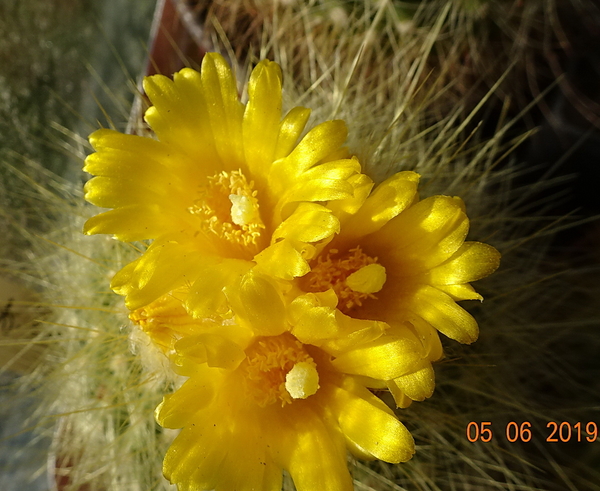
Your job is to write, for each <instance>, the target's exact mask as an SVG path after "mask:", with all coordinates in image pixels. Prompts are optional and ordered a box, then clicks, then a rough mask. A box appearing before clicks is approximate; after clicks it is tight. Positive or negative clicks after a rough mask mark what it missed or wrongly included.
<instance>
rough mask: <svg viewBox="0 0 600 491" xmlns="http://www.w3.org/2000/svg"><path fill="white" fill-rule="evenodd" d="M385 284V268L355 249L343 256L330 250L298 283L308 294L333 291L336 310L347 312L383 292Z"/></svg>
mask: <svg viewBox="0 0 600 491" xmlns="http://www.w3.org/2000/svg"><path fill="white" fill-rule="evenodd" d="M385 281H386V271H385V267H384V266H382V265H381V264H379V263H378V262H377V258H376V257H370V256H368V255H367V254H365V253H364V252H363V251H362V249H361V248H360V246H357V247H355V248H353V249H350V250H349V251H348V252H347V253H345V254H340V252H339V251H338V250H337V249H331V250H330V251H329V252H328V253H327V254H326V255H325V257H323V255H321V256H319V258H318V259H317V264H315V265H313V267H312V270H311V272H310V273H309V274H307V275H306V276H305V277H304V278H303V280H302V283H303V287H304V288H305V289H306V290H308V291H311V292H324V291H327V290H329V289H333V291H334V292H335V293H336V295H337V297H338V301H339V304H338V308H339V309H340V310H341V311H342V312H348V311H350V310H351V309H352V308H353V307H355V306H358V307H360V306H362V303H363V302H364V301H365V300H366V299H368V298H376V297H375V295H374V293H377V292H378V291H380V290H381V289H382V288H383V286H384V285H385Z"/></svg>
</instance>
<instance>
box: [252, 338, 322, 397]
mask: <svg viewBox="0 0 600 491" xmlns="http://www.w3.org/2000/svg"><path fill="white" fill-rule="evenodd" d="M240 368H241V369H242V370H243V371H244V372H245V381H246V388H247V392H248V396H249V397H250V398H251V399H253V400H254V401H255V402H256V403H257V404H258V405H259V406H261V407H266V406H270V405H271V404H275V403H277V402H279V403H280V404H281V406H282V407H283V406H285V405H286V404H291V403H292V402H293V401H294V400H295V399H306V398H307V397H310V396H311V395H313V394H315V393H316V392H317V390H318V389H319V374H318V371H317V365H316V364H315V362H314V360H313V359H312V358H311V357H310V355H309V354H308V353H307V352H306V350H305V348H304V345H303V344H302V343H300V342H299V341H298V340H296V339H295V338H294V337H293V336H292V335H290V334H288V333H284V334H281V335H280V336H274V337H268V338H259V339H257V340H256V341H255V342H254V343H253V344H252V345H250V347H249V348H248V349H247V350H246V359H245V360H244V361H243V363H242V365H241V367H240Z"/></svg>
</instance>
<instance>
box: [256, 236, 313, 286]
mask: <svg viewBox="0 0 600 491" xmlns="http://www.w3.org/2000/svg"><path fill="white" fill-rule="evenodd" d="M313 250H314V247H313V246H311V245H310V244H306V243H304V242H292V241H291V240H285V239H284V240H280V241H279V242H275V243H274V244H271V245H270V246H269V247H267V248H266V249H264V250H263V251H262V252H261V253H259V254H257V255H256V256H255V257H254V261H255V262H256V264H257V269H258V270H259V271H261V272H262V273H264V274H267V275H270V276H273V277H275V278H281V279H283V280H291V279H293V278H296V277H298V276H304V275H305V274H306V273H308V272H309V271H310V266H309V264H308V261H307V259H306V257H308V258H310V257H311V256H312V251H313Z"/></svg>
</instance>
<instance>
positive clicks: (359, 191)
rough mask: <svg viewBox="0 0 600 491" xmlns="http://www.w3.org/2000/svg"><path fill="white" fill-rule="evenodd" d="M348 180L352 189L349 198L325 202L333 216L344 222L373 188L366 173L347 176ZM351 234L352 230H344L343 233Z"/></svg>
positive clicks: (362, 202) (358, 207)
mask: <svg viewBox="0 0 600 491" xmlns="http://www.w3.org/2000/svg"><path fill="white" fill-rule="evenodd" d="M348 182H349V183H350V184H351V185H352V188H353V189H354V192H353V195H352V196H350V197H349V198H345V199H338V200H335V201H332V202H330V203H327V207H328V208H329V209H330V210H331V211H333V213H334V214H335V216H337V217H338V218H339V219H340V222H342V223H343V224H345V223H346V222H347V221H348V220H349V217H350V216H351V215H354V214H355V213H356V212H357V211H358V210H359V209H360V207H361V206H362V205H363V204H364V202H365V200H366V199H367V198H368V196H369V193H370V192H371V189H373V184H374V183H373V181H372V180H371V178H370V177H369V176H367V175H366V174H354V175H352V176H350V177H349V178H348ZM346 233H349V234H353V233H355V232H353V231H352V230H345V227H344V234H346Z"/></svg>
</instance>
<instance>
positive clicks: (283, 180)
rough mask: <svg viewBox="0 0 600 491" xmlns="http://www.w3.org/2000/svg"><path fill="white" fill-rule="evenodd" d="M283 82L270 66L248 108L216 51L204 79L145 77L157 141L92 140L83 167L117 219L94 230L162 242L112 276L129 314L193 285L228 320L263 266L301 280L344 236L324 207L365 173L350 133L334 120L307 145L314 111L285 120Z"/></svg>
mask: <svg viewBox="0 0 600 491" xmlns="http://www.w3.org/2000/svg"><path fill="white" fill-rule="evenodd" d="M281 84H282V80H281V70H280V68H279V66H278V65H277V64H276V63H273V62H270V61H262V62H260V63H259V64H258V65H257V66H256V67H255V68H254V70H253V71H252V74H251V77H250V81H249V83H248V102H247V104H245V105H244V104H243V103H242V102H240V99H239V97H238V92H237V88H236V81H235V78H234V76H233V73H232V71H231V69H230V68H229V66H228V65H227V63H226V62H225V60H224V59H223V58H222V57H221V56H220V55H218V54H215V53H209V54H207V55H206V56H205V57H204V60H203V63H202V69H201V72H197V71H195V70H192V69H190V68H185V69H183V70H181V71H180V72H178V73H176V74H175V75H174V79H173V80H171V79H169V78H167V77H165V76H162V75H155V76H152V77H148V78H146V79H145V80H144V90H145V91H146V94H147V95H148V97H149V98H150V101H151V102H152V104H153V105H152V107H150V108H149V109H148V111H147V112H146V114H145V120H146V122H147V123H148V124H149V125H150V127H151V128H152V130H153V131H154V133H155V135H156V140H155V139H152V138H145V137H140V136H135V135H124V134H121V133H119V132H116V131H112V130H107V129H102V130H99V131H96V132H95V133H93V134H92V135H91V136H90V142H91V144H92V146H93V147H94V149H95V150H96V152H95V153H93V154H91V155H90V156H88V158H87V159H86V163H85V167H84V169H85V170H86V171H87V172H89V173H90V174H93V175H94V176H96V177H94V178H92V179H91V180H90V181H89V182H88V183H87V184H86V188H85V190H86V195H85V196H86V199H87V200H88V201H89V202H91V203H92V204H95V205H97V206H100V207H105V208H112V210H109V211H106V212H104V213H101V214H99V215H97V216H95V217H92V218H90V219H89V220H88V221H87V222H86V224H85V228H84V231H85V233H86V234H101V233H108V234H113V235H114V236H115V237H116V238H117V239H120V240H123V241H138V240H147V239H152V240H153V242H152V244H151V245H150V246H149V247H148V249H147V250H146V251H145V253H144V254H143V255H142V256H141V257H140V258H139V259H137V260H136V261H134V262H132V263H130V264H128V265H127V266H125V268H123V269H122V270H121V271H120V272H119V273H117V275H116V276H115V278H114V279H113V282H112V285H111V286H112V288H113V290H115V291H116V292H117V293H119V294H122V295H125V296H126V303H127V306H128V307H129V308H130V309H138V308H140V307H143V306H144V305H147V304H148V303H150V302H152V301H153V300H155V299H156V298H159V297H160V296H161V295H163V294H165V293H167V292H170V291H173V290H175V289H177V288H179V287H181V286H186V287H189V286H190V285H191V288H190V289H189V292H190V293H189V295H188V298H187V299H186V307H187V308H188V310H189V311H191V312H192V313H194V315H197V316H199V317H202V316H205V315H208V314H214V313H219V312H221V313H222V311H223V310H227V306H226V305H225V298H224V296H223V294H222V289H223V287H224V286H226V285H230V284H231V283H232V282H235V281H237V280H239V278H240V277H241V276H242V275H243V274H244V273H245V272H246V271H248V270H249V269H250V268H251V267H253V266H254V265H255V264H256V263H259V265H260V266H261V268H263V269H264V270H265V271H269V274H272V275H275V276H277V277H280V278H285V279H291V278H294V277H296V276H300V275H303V274H305V273H307V272H308V270H309V267H308V263H307V260H308V259H310V257H311V251H312V250H313V249H314V248H313V246H312V244H313V243H316V242H319V241H322V240H326V239H328V238H330V237H331V236H332V235H333V234H334V233H335V232H337V231H338V230H339V224H338V221H337V219H336V218H335V217H334V216H333V214H332V213H331V212H330V211H329V210H328V209H326V208H325V207H324V206H322V205H321V204H320V203H321V202H326V201H330V200H336V199H344V198H348V197H350V196H352V193H353V189H352V186H351V184H350V183H349V182H348V181H347V179H348V177H350V176H351V175H353V174H355V173H356V172H358V171H359V170H360V166H359V164H358V162H357V161H356V160H355V159H349V158H344V157H346V156H347V152H346V151H345V150H344V149H343V148H342V147H341V145H342V144H343V143H344V141H345V139H346V134H347V130H346V126H345V124H344V123H343V122H342V121H327V122H324V123H321V124H319V125H317V126H316V127H314V128H312V129H311V130H310V131H309V132H308V133H307V134H306V135H305V136H304V137H303V138H302V139H301V140H300V141H299V142H298V140H299V139H300V136H301V134H302V132H303V130H304V127H305V125H306V122H307V120H308V117H309V114H310V111H309V110H308V109H306V108H303V107H295V108H293V109H292V110H290V111H289V112H288V113H287V115H286V116H285V117H283V118H282V117H281V111H282V85H281ZM298 228H302V233H298V231H297V230H298Z"/></svg>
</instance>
